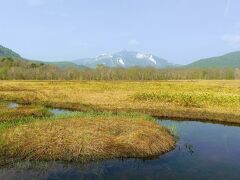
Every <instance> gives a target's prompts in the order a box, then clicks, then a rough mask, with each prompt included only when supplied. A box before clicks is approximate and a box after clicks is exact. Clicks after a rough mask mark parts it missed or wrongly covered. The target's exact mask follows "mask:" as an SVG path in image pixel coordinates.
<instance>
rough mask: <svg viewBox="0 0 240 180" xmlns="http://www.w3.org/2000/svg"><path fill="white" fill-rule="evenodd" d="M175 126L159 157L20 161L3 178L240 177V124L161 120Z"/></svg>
mask: <svg viewBox="0 0 240 180" xmlns="http://www.w3.org/2000/svg"><path fill="white" fill-rule="evenodd" d="M159 123H160V124H161V125H164V126H170V127H171V128H172V127H174V129H175V133H176V134H177V136H178V137H179V138H178V142H177V147H176V149H175V150H173V151H171V152H169V153H166V154H165V155H162V156H160V157H157V158H156V159H151V160H141V159H126V160H107V161H101V162H94V163H89V164H84V165H83V164H78V163H63V162H38V163H36V162H19V163H15V164H13V165H11V166H8V167H2V168H1V169H0V179H53V180H55V179H138V180H139V179H228V180H229V179H240V127H234V126H225V125H220V124H210V123H202V122H194V121H174V120H159Z"/></svg>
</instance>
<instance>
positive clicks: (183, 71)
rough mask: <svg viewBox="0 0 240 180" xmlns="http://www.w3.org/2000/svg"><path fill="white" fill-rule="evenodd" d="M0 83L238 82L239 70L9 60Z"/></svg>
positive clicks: (1, 61)
mask: <svg viewBox="0 0 240 180" xmlns="http://www.w3.org/2000/svg"><path fill="white" fill-rule="evenodd" d="M0 79H1V80H189V79H205V80H211V79H219V80H220V79H229V80H233V79H240V69H239V68H189V67H177V68H165V69H158V68H154V67H145V68H143V67H137V66H136V67H130V68H122V67H112V68H110V67H107V66H104V65H98V66H97V68H88V67H79V68H78V67H66V68H60V67H57V66H55V65H51V64H44V63H41V62H37V61H36V62H35V61H27V60H22V59H18V58H12V57H3V58H0Z"/></svg>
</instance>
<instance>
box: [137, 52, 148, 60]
mask: <svg viewBox="0 0 240 180" xmlns="http://www.w3.org/2000/svg"><path fill="white" fill-rule="evenodd" d="M146 57H147V56H146V55H145V54H142V53H137V55H136V58H137V59H144V58H146Z"/></svg>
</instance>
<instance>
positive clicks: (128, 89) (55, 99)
mask: <svg viewBox="0 0 240 180" xmlns="http://www.w3.org/2000/svg"><path fill="white" fill-rule="evenodd" d="M0 99H2V100H10V101H17V102H20V103H24V104H32V103H35V104H42V105H45V106H51V107H59V108H66V109H72V110H79V111H89V110H95V111H114V112H116V111H126V112H142V113H147V114H150V115H152V116H159V117H167V118H180V119H193V120H194V119H196V120H207V121H221V122H230V123H240V81H237V80H235V81H230V80H223V81H216V80H211V81H203V80H199V81H145V82H127V81H106V82H97V81H1V83H0Z"/></svg>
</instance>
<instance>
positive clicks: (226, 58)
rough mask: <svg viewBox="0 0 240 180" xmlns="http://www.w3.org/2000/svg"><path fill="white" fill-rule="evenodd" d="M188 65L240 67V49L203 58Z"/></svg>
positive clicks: (198, 66) (199, 66)
mask: <svg viewBox="0 0 240 180" xmlns="http://www.w3.org/2000/svg"><path fill="white" fill-rule="evenodd" d="M187 67H197V68H238V67H240V51H236V52H232V53H229V54H225V55H223V56H218V57H212V58H207V59H201V60H198V61H196V62H193V63H191V64H189V65H187Z"/></svg>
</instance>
